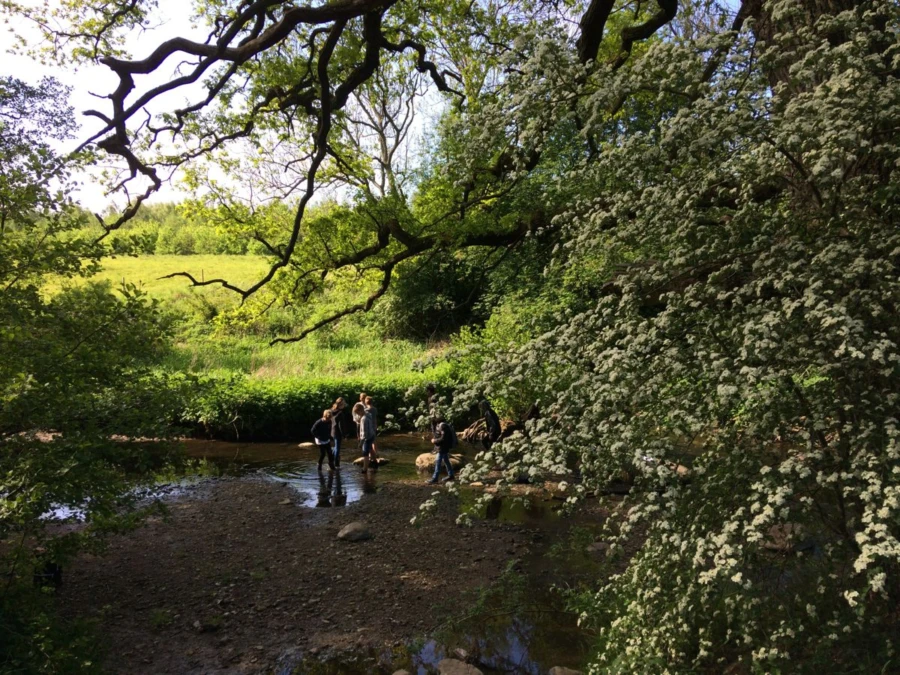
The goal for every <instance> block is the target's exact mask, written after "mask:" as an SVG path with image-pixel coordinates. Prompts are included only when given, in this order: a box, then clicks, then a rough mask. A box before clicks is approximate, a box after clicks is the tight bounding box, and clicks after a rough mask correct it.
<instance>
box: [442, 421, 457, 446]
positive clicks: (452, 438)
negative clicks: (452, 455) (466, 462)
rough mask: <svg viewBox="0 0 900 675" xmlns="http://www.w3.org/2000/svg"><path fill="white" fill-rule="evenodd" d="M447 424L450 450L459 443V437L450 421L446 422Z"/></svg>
mask: <svg viewBox="0 0 900 675" xmlns="http://www.w3.org/2000/svg"><path fill="white" fill-rule="evenodd" d="M444 424H446V425H447V432H448V433H449V434H450V450H453V448H455V447H457V446H458V445H459V439H458V438H457V437H456V430H455V429H454V428H453V425H452V424H450V422H444Z"/></svg>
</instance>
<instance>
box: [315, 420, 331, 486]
mask: <svg viewBox="0 0 900 675" xmlns="http://www.w3.org/2000/svg"><path fill="white" fill-rule="evenodd" d="M312 436H313V440H314V441H315V442H316V445H317V446H318V448H319V470H320V471H321V469H322V462H323V461H324V460H325V458H326V457H328V468H329V469H331V470H332V471H334V457H333V456H332V454H331V443H332V436H331V411H330V410H325V411H324V412H323V413H322V419H319V420H316V423H315V424H313V425H312Z"/></svg>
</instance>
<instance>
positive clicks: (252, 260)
mask: <svg viewBox="0 0 900 675" xmlns="http://www.w3.org/2000/svg"><path fill="white" fill-rule="evenodd" d="M266 268H267V263H266V261H265V259H264V258H261V257H259V256H252V255H142V256H123V255H120V256H114V257H109V258H104V259H103V269H102V270H101V271H100V273H99V274H97V275H96V276H94V277H93V279H94V280H97V281H109V282H110V283H111V284H112V285H113V286H118V285H120V284H121V283H122V282H123V281H125V282H128V283H132V284H135V285H136V286H138V287H139V288H141V289H142V290H144V291H146V292H147V293H148V294H149V295H150V296H151V297H154V298H159V299H160V300H174V299H177V298H179V297H182V296H185V295H188V294H195V293H202V294H207V295H215V296H218V295H219V291H220V290H221V289H217V288H212V287H211V288H194V287H192V286H191V282H190V281H188V280H187V279H185V278H184V277H174V278H172V279H163V278H162V277H164V276H166V275H168V274H173V273H174V272H187V273H189V274H191V275H193V276H194V277H195V278H197V279H211V278H214V277H217V278H223V279H226V280H227V281H229V282H231V283H233V284H236V285H238V286H243V285H249V284H250V283H252V282H253V281H256V280H258V279H259V278H260V277H261V276H262V275H263V274H264V273H265V271H266ZM59 287H60V282H59V281H51V282H50V283H49V284H48V286H47V288H48V290H49V291H51V292H52V291H53V290H56V289H58V288H59ZM229 295H230V294H229Z"/></svg>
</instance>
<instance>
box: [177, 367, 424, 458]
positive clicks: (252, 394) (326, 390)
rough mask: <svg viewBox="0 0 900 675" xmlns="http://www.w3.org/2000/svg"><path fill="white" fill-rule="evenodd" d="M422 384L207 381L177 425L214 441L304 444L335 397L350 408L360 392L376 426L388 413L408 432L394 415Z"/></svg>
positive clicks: (406, 379)
mask: <svg viewBox="0 0 900 675" xmlns="http://www.w3.org/2000/svg"><path fill="white" fill-rule="evenodd" d="M425 382H426V377H425V376H424V375H422V374H419V373H407V374H395V375H390V376H384V377H376V378H359V379H353V378H308V379H307V378H295V379H288V380H258V379H250V378H245V377H241V376H232V377H218V378H216V377H210V378H205V379H203V380H202V381H201V382H200V383H199V384H198V385H197V388H196V389H195V391H194V395H193V396H192V397H191V399H190V402H189V403H188V404H187V406H186V407H185V409H184V411H183V413H182V416H181V419H180V420H179V424H181V425H183V426H186V427H188V428H190V429H193V430H194V432H196V433H198V434H205V435H206V436H209V437H212V438H219V439H227V440H238V439H240V440H242V441H276V440H291V441H306V440H309V439H310V434H309V429H310V427H311V426H312V424H313V422H315V421H316V420H317V419H318V418H319V417H321V416H322V411H323V410H325V408H329V407H331V404H332V403H334V401H335V399H337V398H338V397H339V396H343V397H344V400H346V401H347V403H348V405H352V404H353V403H354V402H355V401H356V400H358V397H359V393H360V392H363V391H364V392H366V393H367V394H368V395H370V396H371V397H372V398H373V399H374V400H375V406H376V407H377V408H378V417H379V420H378V421H379V424H380V425H383V424H384V422H385V416H386V415H393V416H395V417H396V418H397V420H396V421H397V423H398V424H400V425H401V427H402V428H412V423H413V420H407V419H404V418H402V417H401V416H399V415H398V412H399V411H400V410H401V409H403V408H405V406H406V404H407V392H408V391H409V390H410V389H412V388H414V387H421V386H422V385H423V384H424V383H425Z"/></svg>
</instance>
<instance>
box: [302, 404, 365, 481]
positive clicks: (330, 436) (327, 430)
mask: <svg viewBox="0 0 900 675" xmlns="http://www.w3.org/2000/svg"><path fill="white" fill-rule="evenodd" d="M350 414H351V415H352V424H354V425H355V427H356V438H357V441H358V443H359V449H360V451H361V452H362V457H363V466H362V471H363V473H365V472H367V471H368V470H369V466H370V465H371V464H370V463H371V462H372V461H373V460H375V452H376V450H375V436H376V434H377V430H378V423H377V415H378V411H377V410H376V408H375V404H374V402H373V400H372V397H371V396H366V394H365V393H362V394H360V395H359V401H358V402H357V403H356V404H354V406H353V408H352V410H351V411H350ZM350 424H351V420H350V419H348V417H347V402H346V401H345V400H344V398H343V397H339V398H338V399H337V400H336V401H335V402H334V404H333V405H332V406H331V408H329V409H328V410H325V411H323V412H322V418H321V419H319V420H317V421H316V423H315V424H313V427H312V435H313V439H314V440H315V443H316V445H317V446H318V447H319V469H321V468H322V464H323V463H324V461H325V460H326V459H327V460H328V468H329V469H330V470H331V471H334V470H335V469H338V468H340V466H341V445H342V444H343V441H344V438H345V437H346V436H347V435H349V433H352V427H350Z"/></svg>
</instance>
